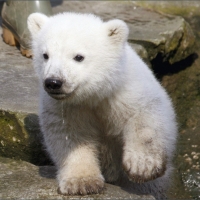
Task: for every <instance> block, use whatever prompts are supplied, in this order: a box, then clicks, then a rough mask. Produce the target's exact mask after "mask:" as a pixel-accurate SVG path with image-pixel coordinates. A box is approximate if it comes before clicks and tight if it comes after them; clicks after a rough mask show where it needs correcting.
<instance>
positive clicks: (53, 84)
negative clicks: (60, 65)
mask: <svg viewBox="0 0 200 200" xmlns="http://www.w3.org/2000/svg"><path fill="white" fill-rule="evenodd" d="M62 84H63V82H62V81H61V80H60V79H56V78H47V79H46V80H45V82H44V86H45V89H46V90H47V91H49V92H54V91H56V90H60V89H61V87H62Z"/></svg>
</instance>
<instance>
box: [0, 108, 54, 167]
mask: <svg viewBox="0 0 200 200" xmlns="http://www.w3.org/2000/svg"><path fill="white" fill-rule="evenodd" d="M0 156H3V157H8V158H14V159H17V160H25V161H28V162H31V163H34V164H37V165H42V164H45V163H47V162H48V163H50V161H49V159H47V155H46V154H45V151H44V149H43V146H42V135H41V132H40V128H39V123H38V117H37V115H35V114H29V115H27V114H22V113H11V112H8V111H0Z"/></svg>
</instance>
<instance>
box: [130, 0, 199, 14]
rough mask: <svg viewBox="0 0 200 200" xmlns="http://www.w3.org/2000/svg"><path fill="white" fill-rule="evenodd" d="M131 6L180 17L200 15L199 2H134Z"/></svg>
mask: <svg viewBox="0 0 200 200" xmlns="http://www.w3.org/2000/svg"><path fill="white" fill-rule="evenodd" d="M133 4H134V5H135V6H138V5H139V6H141V7H143V8H147V9H152V10H155V11H157V12H162V13H168V14H173V15H180V16H182V17H190V16H199V15H200V13H199V8H200V2H199V1H134V2H133Z"/></svg>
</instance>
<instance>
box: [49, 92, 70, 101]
mask: <svg viewBox="0 0 200 200" xmlns="http://www.w3.org/2000/svg"><path fill="white" fill-rule="evenodd" d="M47 93H48V95H49V96H50V97H52V98H54V99H56V100H63V99H66V98H68V97H70V96H71V95H72V93H52V92H47Z"/></svg>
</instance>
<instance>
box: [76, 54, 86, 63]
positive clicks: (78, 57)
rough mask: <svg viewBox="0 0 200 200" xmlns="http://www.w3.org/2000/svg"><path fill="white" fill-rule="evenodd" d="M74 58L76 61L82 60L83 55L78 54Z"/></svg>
mask: <svg viewBox="0 0 200 200" xmlns="http://www.w3.org/2000/svg"><path fill="white" fill-rule="evenodd" d="M74 60H75V61H77V62H82V61H83V60H84V57H83V56H81V55H79V54H78V55H76V56H75V57H74Z"/></svg>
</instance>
